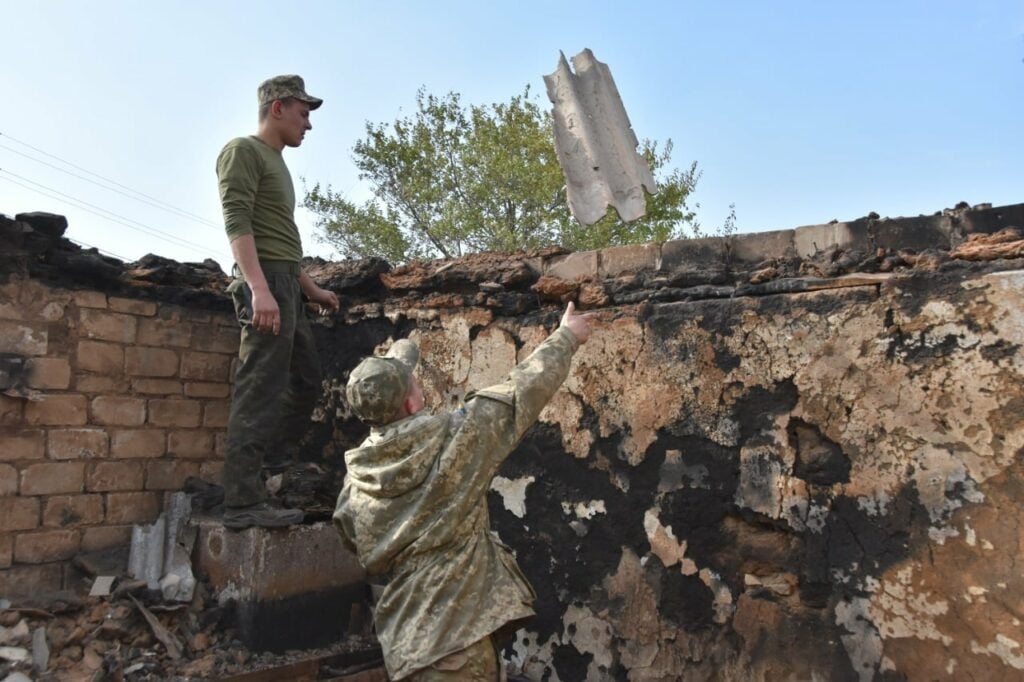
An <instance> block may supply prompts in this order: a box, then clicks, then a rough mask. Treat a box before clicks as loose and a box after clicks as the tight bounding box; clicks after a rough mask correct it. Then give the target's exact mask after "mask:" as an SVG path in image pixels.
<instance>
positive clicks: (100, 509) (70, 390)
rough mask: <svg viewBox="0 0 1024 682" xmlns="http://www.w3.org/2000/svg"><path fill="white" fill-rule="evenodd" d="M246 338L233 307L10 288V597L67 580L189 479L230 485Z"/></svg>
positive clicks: (4, 575)
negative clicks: (218, 309) (228, 464)
mask: <svg viewBox="0 0 1024 682" xmlns="http://www.w3.org/2000/svg"><path fill="white" fill-rule="evenodd" d="M237 348H238V327H237V324H236V322H235V320H234V318H233V317H232V316H230V315H225V314H221V313H208V312H200V311H196V310H192V309H188V308H183V307H181V306H178V305H170V304H164V303H155V302H152V301H143V300H135V299H129V298H120V297H116V296H108V295H106V294H104V293H101V292H97V291H69V290H66V289H55V288H50V287H48V286H46V285H44V284H41V283H39V282H37V281H32V280H13V281H10V282H9V283H8V284H6V285H3V286H0V356H2V357H3V358H4V359H5V360H6V363H5V367H7V369H8V371H7V376H6V382H5V383H6V384H7V385H6V386H5V388H6V390H5V391H4V392H3V393H0V596H3V595H5V594H16V593H24V592H29V591H37V590H48V589H58V588H61V587H62V586H64V585H65V583H66V582H67V581H68V580H69V577H70V574H69V571H68V569H67V564H68V560H69V559H70V558H72V557H73V556H74V555H75V554H76V553H78V552H82V551H90V550H96V549H101V548H104V547H108V546H111V545H115V544H119V543H123V542H126V541H128V539H129V537H130V533H131V527H132V524H136V523H147V522H152V521H153V520H155V519H156V517H157V515H158V514H159V511H160V509H161V505H162V502H163V496H164V494H165V492H166V491H172V490H177V489H179V488H180V487H181V485H182V483H183V482H184V480H185V478H187V477H188V476H200V477H202V478H204V479H206V480H209V481H214V482H218V483H219V482H220V478H221V473H222V469H223V454H224V428H225V424H226V422H227V415H228V407H229V403H230V391H231V386H230V382H231V378H232V377H233V376H234V372H233V369H234V358H235V354H236V352H237Z"/></svg>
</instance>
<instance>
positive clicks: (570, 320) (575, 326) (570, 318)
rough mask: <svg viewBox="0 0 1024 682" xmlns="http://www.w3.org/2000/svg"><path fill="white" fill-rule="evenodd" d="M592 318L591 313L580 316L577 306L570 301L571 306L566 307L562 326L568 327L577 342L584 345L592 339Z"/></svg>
mask: <svg viewBox="0 0 1024 682" xmlns="http://www.w3.org/2000/svg"><path fill="white" fill-rule="evenodd" d="M592 317H593V315H592V314H590V313H586V314H583V315H578V314H577V313H576V305H575V304H574V303H573V302H572V301H569V304H568V305H567V306H565V314H564V315H562V326H563V327H568V328H569V331H571V332H572V335H573V336H575V337H576V341H578V342H579V343H580V345H582V344H584V343H586V342H587V339H589V338H590V318H592Z"/></svg>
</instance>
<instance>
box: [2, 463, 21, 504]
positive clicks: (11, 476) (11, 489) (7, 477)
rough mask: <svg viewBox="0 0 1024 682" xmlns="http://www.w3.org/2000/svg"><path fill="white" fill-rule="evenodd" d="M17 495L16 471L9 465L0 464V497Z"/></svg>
mask: <svg viewBox="0 0 1024 682" xmlns="http://www.w3.org/2000/svg"><path fill="white" fill-rule="evenodd" d="M17 494H18V470H17V469H15V468H14V467H12V466H11V465H10V464H0V497H7V496H8V495H17Z"/></svg>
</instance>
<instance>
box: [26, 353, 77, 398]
mask: <svg viewBox="0 0 1024 682" xmlns="http://www.w3.org/2000/svg"><path fill="white" fill-rule="evenodd" d="M28 385H29V387H30V388H39V389H60V390H63V389H65V388H67V387H68V386H70V385H71V363H69V362H68V361H67V358H32V359H31V360H29V362H28Z"/></svg>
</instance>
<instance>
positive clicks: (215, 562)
mask: <svg viewBox="0 0 1024 682" xmlns="http://www.w3.org/2000/svg"><path fill="white" fill-rule="evenodd" d="M195 556H196V567H197V569H198V573H200V574H203V575H205V576H207V577H208V579H209V581H210V585H211V587H212V588H213V589H214V590H215V591H217V592H220V591H224V590H227V591H228V594H230V595H232V596H234V597H235V598H236V599H237V600H238V610H237V614H238V619H239V621H238V630H239V632H240V634H241V637H242V640H243V641H244V642H245V643H246V644H247V645H248V646H249V647H250V648H253V649H257V650H262V649H271V650H275V651H281V650H284V649H288V648H293V647H296V648H297V647H300V646H301V647H303V648H306V647H310V646H322V645H324V644H327V643H330V642H333V641H337V640H338V639H340V638H341V636H342V635H343V633H344V631H345V627H346V626H347V620H348V614H349V613H350V611H351V606H352V604H354V603H361V602H363V601H364V600H365V599H366V597H367V587H366V584H365V582H364V574H363V570H362V567H361V566H360V565H359V562H358V560H357V559H356V557H355V556H354V555H353V554H351V553H350V552H349V551H348V550H346V549H345V547H344V546H343V545H342V544H341V539H340V538H339V537H338V533H337V531H336V530H335V529H334V527H333V526H332V525H331V524H330V523H326V522H320V523H315V524H312V525H301V526H292V527H290V528H286V529H278V530H269V529H265V528H249V529H247V530H244V531H230V530H227V529H225V528H224V526H223V525H222V524H221V523H219V521H214V520H207V521H203V522H201V523H200V525H199V539H198V542H197V547H196V555H195Z"/></svg>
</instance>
